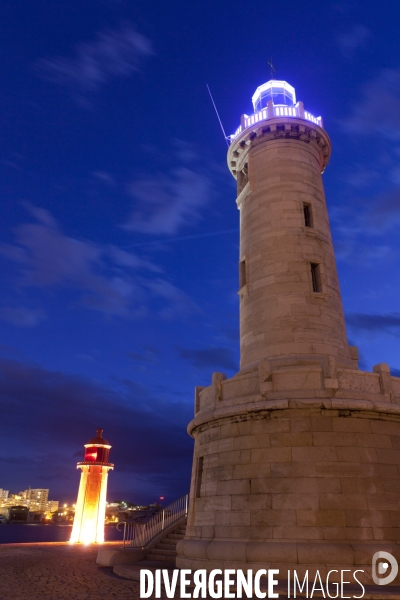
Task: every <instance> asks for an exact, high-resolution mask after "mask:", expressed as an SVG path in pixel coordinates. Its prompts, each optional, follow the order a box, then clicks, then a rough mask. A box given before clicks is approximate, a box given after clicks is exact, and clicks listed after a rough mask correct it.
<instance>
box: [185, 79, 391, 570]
mask: <svg viewBox="0 0 400 600" xmlns="http://www.w3.org/2000/svg"><path fill="white" fill-rule="evenodd" d="M253 107H254V113H253V114H252V115H250V116H248V115H243V116H242V118H241V123H240V127H239V128H238V129H237V131H236V133H235V134H234V135H232V136H231V144H230V147H229V150H228V166H229V169H230V171H231V173H232V175H233V176H234V177H235V178H236V180H237V200H236V201H237V205H238V208H239V211H240V257H239V286H238V287H239V291H238V293H239V296H240V353H241V363H240V371H239V372H238V373H237V374H236V375H235V376H234V377H233V378H232V379H227V378H226V376H225V375H224V374H223V373H214V374H213V376H212V383H211V385H210V386H209V387H206V388H196V392H195V417H194V419H193V421H192V422H191V423H190V424H189V428H188V430H189V433H190V434H191V435H192V436H193V437H194V439H195V451H194V461H193V470H192V482H191V500H190V508H189V516H188V527H187V532H186V536H185V539H184V540H182V541H180V542H179V543H178V559H177V564H178V566H179V567H182V568H183V567H184V568H191V569H200V568H206V569H208V570H210V569H214V568H228V567H229V568H234V569H239V568H241V569H248V568H253V569H261V568H264V569H265V568H278V569H280V572H281V577H287V573H288V570H290V571H291V572H292V573H293V570H294V569H295V570H296V571H297V573H298V574H301V573H302V572H305V570H307V569H308V571H309V574H310V576H311V575H312V574H313V573H314V574H315V573H316V571H317V570H319V573H320V574H321V576H323V575H324V573H325V575H326V573H328V572H329V571H330V570H333V569H337V570H339V572H340V570H341V569H350V570H356V569H362V570H364V571H365V575H364V581H369V580H370V579H371V563H372V556H373V554H374V553H375V552H376V551H378V550H385V551H387V552H391V553H392V554H394V555H395V556H396V557H397V559H400V547H399V546H398V545H397V542H396V540H398V539H400V474H399V468H400V379H399V378H396V377H391V375H390V368H389V367H388V365H386V364H384V363H381V364H378V365H376V366H375V367H374V368H373V372H371V373H367V372H362V371H360V370H359V369H358V360H357V359H358V353H357V348H355V347H351V346H349V345H348V342H347V337H346V329H345V323H344V316H343V308H342V300H341V295H340V288H339V282H338V276H337V270H336V263H335V257H334V251H333V246H332V239H331V232H330V226H329V219H328V211H327V206H326V200H325V194H324V188H323V184H322V177H321V173H323V171H324V169H325V167H326V166H327V163H328V161H329V157H330V154H331V143H330V140H329V137H328V135H327V133H326V131H325V130H324V128H323V122H322V119H321V117H315V116H313V115H312V114H310V113H309V112H307V111H306V110H305V108H304V105H303V103H302V102H296V96H295V90H294V88H293V87H292V86H291V85H289V84H288V83H287V82H285V81H276V80H272V81H268V82H267V83H265V84H264V85H261V86H260V87H258V88H257V90H256V92H255V94H254V96H253ZM336 575H337V574H336ZM359 576H362V574H359ZM339 578H340V575H339ZM334 579H335V573H333V575H332V576H331V580H334Z"/></svg>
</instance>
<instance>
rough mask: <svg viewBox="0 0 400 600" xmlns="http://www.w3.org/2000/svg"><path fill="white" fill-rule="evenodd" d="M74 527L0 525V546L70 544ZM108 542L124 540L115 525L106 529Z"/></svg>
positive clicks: (32, 524) (25, 524)
mask: <svg viewBox="0 0 400 600" xmlns="http://www.w3.org/2000/svg"><path fill="white" fill-rule="evenodd" d="M71 529H72V525H44V524H42V523H7V524H4V523H3V524H0V544H15V543H23V542H25V543H26V542H68V541H69V538H70V537H71ZM105 539H106V541H107V542H111V541H115V540H122V532H121V531H117V530H116V527H115V525H107V527H105Z"/></svg>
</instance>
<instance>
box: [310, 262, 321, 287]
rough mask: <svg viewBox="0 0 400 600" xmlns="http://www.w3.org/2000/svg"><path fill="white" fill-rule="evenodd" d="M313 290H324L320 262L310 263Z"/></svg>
mask: <svg viewBox="0 0 400 600" xmlns="http://www.w3.org/2000/svg"><path fill="white" fill-rule="evenodd" d="M310 267H311V281H312V288H313V292H322V283H321V267H320V265H319V264H318V263H310Z"/></svg>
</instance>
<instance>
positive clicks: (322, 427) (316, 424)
mask: <svg viewBox="0 0 400 600" xmlns="http://www.w3.org/2000/svg"><path fill="white" fill-rule="evenodd" d="M311 427H312V431H314V432H317V431H332V429H333V424H332V419H331V418H329V417H311Z"/></svg>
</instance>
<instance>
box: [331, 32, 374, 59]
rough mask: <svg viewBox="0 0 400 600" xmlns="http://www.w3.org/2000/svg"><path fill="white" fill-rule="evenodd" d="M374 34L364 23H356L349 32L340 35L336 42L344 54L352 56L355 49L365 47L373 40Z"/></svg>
mask: <svg viewBox="0 0 400 600" xmlns="http://www.w3.org/2000/svg"><path fill="white" fill-rule="evenodd" d="M371 37H372V34H371V32H370V30H369V29H367V28H366V27H365V26H364V25H356V26H355V27H353V29H352V30H351V31H349V32H348V33H344V34H342V35H340V36H339V37H338V38H337V40H336V42H337V45H338V46H339V49H340V51H341V53H342V54H343V56H346V57H351V56H353V55H354V53H355V51H356V50H358V49H360V48H362V47H365V46H366V45H367V43H368V42H369V41H370V40H371Z"/></svg>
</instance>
